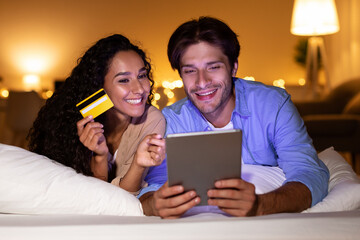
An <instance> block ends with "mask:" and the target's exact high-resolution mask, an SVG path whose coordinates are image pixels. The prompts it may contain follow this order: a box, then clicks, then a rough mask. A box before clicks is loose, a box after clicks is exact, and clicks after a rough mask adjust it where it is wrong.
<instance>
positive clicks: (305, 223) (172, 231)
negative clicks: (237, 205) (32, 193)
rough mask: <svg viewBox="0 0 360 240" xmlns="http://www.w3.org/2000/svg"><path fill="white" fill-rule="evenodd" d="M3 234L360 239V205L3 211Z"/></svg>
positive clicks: (14, 236) (37, 238)
mask: <svg viewBox="0 0 360 240" xmlns="http://www.w3.org/2000/svg"><path fill="white" fill-rule="evenodd" d="M0 238H1V239H4V240H5V239H6V240H8V239H12V240H19V239H29V240H32V239H34V240H42V239H46V240H49V239H55V240H56V239H62V240H71V239H76V240H78V239H87V240H91V239H102V240H107V239H109V240H110V239H130V240H132V239H359V238H360V211H359V210H355V211H344V212H326V213H284V214H273V215H267V216H258V217H246V218H235V217H230V218H229V217H223V216H221V215H214V214H209V213H207V214H200V215H197V216H195V217H189V218H182V219H176V220H164V219H160V218H158V217H128V216H105V215H98V216H94V215H91V216H90V215H14V214H0Z"/></svg>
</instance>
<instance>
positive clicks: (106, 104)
mask: <svg viewBox="0 0 360 240" xmlns="http://www.w3.org/2000/svg"><path fill="white" fill-rule="evenodd" d="M113 106H114V104H113V103H112V101H111V100H110V98H109V96H108V95H107V94H106V92H105V90H104V89H103V88H102V89H100V90H99V91H97V92H95V93H93V94H92V95H91V96H90V97H88V98H86V99H84V100H82V101H81V102H79V103H78V104H76V107H77V108H78V109H79V111H80V113H81V115H82V116H83V117H87V116H89V115H92V116H93V118H96V117H97V116H99V115H100V114H102V113H103V112H105V111H107V110H108V109H110V108H112V107H113Z"/></svg>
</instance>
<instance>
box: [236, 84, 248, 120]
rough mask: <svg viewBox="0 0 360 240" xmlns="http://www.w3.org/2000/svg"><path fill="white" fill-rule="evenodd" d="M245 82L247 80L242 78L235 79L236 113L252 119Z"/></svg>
mask: <svg viewBox="0 0 360 240" xmlns="http://www.w3.org/2000/svg"><path fill="white" fill-rule="evenodd" d="M244 81H246V80H244V79H241V78H233V82H234V87H235V109H234V112H236V113H238V114H239V115H240V116H246V117H250V115H251V113H250V111H249V109H248V107H247V101H246V89H245V85H244Z"/></svg>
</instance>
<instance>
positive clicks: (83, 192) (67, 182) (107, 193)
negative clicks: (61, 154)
mask: <svg viewBox="0 0 360 240" xmlns="http://www.w3.org/2000/svg"><path fill="white" fill-rule="evenodd" d="M0 213H20V214H89V215H98V214H102V215H123V216H143V211H142V207H141V203H140V202H139V200H138V199H137V198H136V197H134V196H133V195H131V194H129V193H128V192H126V191H125V190H123V189H121V188H119V187H116V186H114V185H112V184H109V183H106V182H104V181H101V180H98V179H96V178H93V177H87V176H84V175H82V174H78V173H76V172H75V170H73V169H72V168H69V167H65V166H63V165H61V164H59V163H57V162H55V161H53V160H50V159H48V158H46V157H45V156H41V155H38V154H35V153H32V152H30V151H27V150H25V149H22V148H18V147H14V146H9V145H4V144H0Z"/></svg>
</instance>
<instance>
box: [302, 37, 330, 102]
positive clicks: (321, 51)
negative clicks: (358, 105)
mask: <svg viewBox="0 0 360 240" xmlns="http://www.w3.org/2000/svg"><path fill="white" fill-rule="evenodd" d="M319 57H320V59H319ZM319 60H320V61H319ZM319 64H321V66H322V67H323V69H324V73H325V86H324V88H322V89H321V88H320V85H319V68H320V67H321V66H319ZM306 82H307V84H310V87H311V91H312V95H313V98H319V97H320V96H321V95H323V94H324V93H326V92H328V91H329V90H330V78H329V73H328V67H327V56H326V52H325V45H324V40H323V38H322V37H318V36H316V37H310V38H309V39H308V46H307V55H306Z"/></svg>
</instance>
